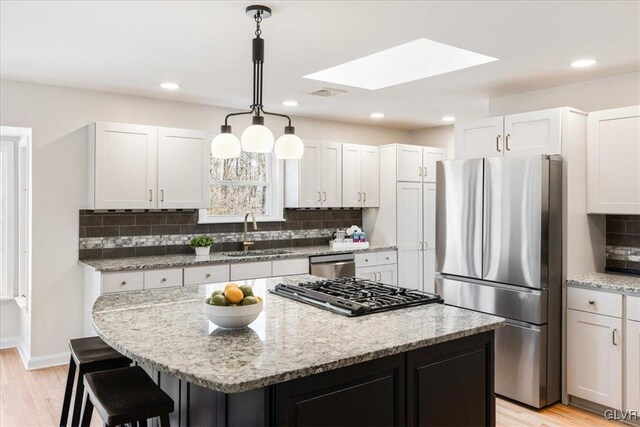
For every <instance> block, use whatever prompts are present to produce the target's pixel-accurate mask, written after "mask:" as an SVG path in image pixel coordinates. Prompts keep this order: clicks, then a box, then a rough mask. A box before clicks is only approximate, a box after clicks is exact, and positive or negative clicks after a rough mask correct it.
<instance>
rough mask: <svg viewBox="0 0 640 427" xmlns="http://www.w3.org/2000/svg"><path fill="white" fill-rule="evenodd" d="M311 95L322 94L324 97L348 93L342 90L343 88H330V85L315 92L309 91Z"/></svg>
mask: <svg viewBox="0 0 640 427" xmlns="http://www.w3.org/2000/svg"><path fill="white" fill-rule="evenodd" d="M308 93H309V95H315V96H322V97H324V98H327V97H329V96H336V95H340V94H343V93H347V91H346V90H341V89H334V88H330V87H323V88H322V89H318V90H315V91H313V92H308Z"/></svg>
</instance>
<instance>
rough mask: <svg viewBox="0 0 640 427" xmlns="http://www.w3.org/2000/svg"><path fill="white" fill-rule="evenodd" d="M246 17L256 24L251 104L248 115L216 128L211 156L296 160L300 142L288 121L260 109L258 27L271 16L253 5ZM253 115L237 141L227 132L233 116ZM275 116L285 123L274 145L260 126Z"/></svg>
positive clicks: (261, 51)
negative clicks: (272, 155) (268, 156)
mask: <svg viewBox="0 0 640 427" xmlns="http://www.w3.org/2000/svg"><path fill="white" fill-rule="evenodd" d="M246 13H247V15H248V16H249V17H251V18H253V19H254V20H255V21H256V32H255V35H256V36H255V38H254V39H253V49H252V51H253V60H252V62H253V103H252V104H251V105H250V106H249V107H250V108H251V109H250V110H249V111H243V112H240V113H230V114H227V116H226V117H225V118H224V124H223V125H222V126H220V134H219V135H218V136H216V137H215V138H213V141H211V154H212V155H213V157H216V158H219V159H230V158H234V157H238V156H239V155H240V152H241V151H243V150H244V151H246V152H249V153H270V152H271V151H274V152H275V155H276V157H277V158H279V159H300V158H301V157H302V153H303V152H304V145H303V143H302V140H301V139H300V138H299V137H298V136H296V132H295V131H296V130H295V128H294V127H293V126H291V118H290V117H289V116H287V115H286V114H277V113H270V112H268V111H265V110H264V107H263V105H262V80H263V78H262V76H263V72H262V67H263V64H264V39H262V38H261V37H260V36H261V35H262V30H261V29H260V23H261V22H262V20H263V19H267V18H269V17H270V16H271V9H270V8H268V7H266V6H259V5H253V6H249V7H247V9H246ZM246 114H253V118H252V125H251V126H249V127H248V128H246V129H245V130H244V132H242V136H241V137H240V140H238V137H236V136H235V135H234V134H233V133H232V132H231V125H229V124H228V120H229V118H230V117H233V116H240V115H246ZM265 115H268V116H279V117H283V118H285V119H287V120H288V122H289V123H288V125H287V126H285V127H284V135H282V136H281V137H280V138H278V140H277V141H275V149H274V138H273V133H271V131H270V130H269V128H267V127H266V126H265V125H264V116H265Z"/></svg>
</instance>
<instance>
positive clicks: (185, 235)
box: [79, 209, 362, 260]
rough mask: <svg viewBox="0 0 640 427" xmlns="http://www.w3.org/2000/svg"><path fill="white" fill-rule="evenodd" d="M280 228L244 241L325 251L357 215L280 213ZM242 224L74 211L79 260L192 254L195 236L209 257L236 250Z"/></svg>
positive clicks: (191, 215) (192, 216) (265, 227)
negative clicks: (205, 241)
mask: <svg viewBox="0 0 640 427" xmlns="http://www.w3.org/2000/svg"><path fill="white" fill-rule="evenodd" d="M284 217H285V221H283V222H260V223H258V230H257V231H253V226H252V224H249V239H251V240H252V241H255V243H256V244H255V246H254V248H255V249H277V248H285V247H301V246H314V245H328V244H329V240H330V239H331V233H333V232H334V231H335V230H336V229H337V228H346V227H350V226H351V225H358V226H362V210H360V209H352V210H347V209H339V210H294V209H285V210H284ZM243 231H244V225H243V223H229V224H198V211H197V210H177V211H132V212H126V211H125V212H120V211H119V212H100V211H89V210H81V211H80V242H79V247H80V251H79V257H80V259H81V260H82V259H103V258H126V257H133V256H156V255H173V254H182V253H192V252H193V249H191V248H190V247H189V241H190V240H191V238H192V237H193V236H194V235H196V234H207V235H210V236H212V237H213V238H214V239H215V240H216V244H215V245H214V247H213V248H212V251H222V252H229V251H239V250H242V238H243Z"/></svg>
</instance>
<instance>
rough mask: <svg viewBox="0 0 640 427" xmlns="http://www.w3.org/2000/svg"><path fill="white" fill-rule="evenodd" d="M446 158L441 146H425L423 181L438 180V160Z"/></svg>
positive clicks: (423, 153)
mask: <svg viewBox="0 0 640 427" xmlns="http://www.w3.org/2000/svg"><path fill="white" fill-rule="evenodd" d="M440 160H444V151H443V150H441V149H440V148H433V147H424V148H423V149H422V165H423V170H424V172H423V174H422V181H423V182H436V162H437V161H440Z"/></svg>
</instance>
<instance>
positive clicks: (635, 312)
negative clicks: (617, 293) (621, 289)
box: [627, 296, 640, 409]
mask: <svg viewBox="0 0 640 427" xmlns="http://www.w3.org/2000/svg"><path fill="white" fill-rule="evenodd" d="M627 319H628V320H637V321H638V322H640V297H629V296H628V297H627ZM639 409H640V408H639Z"/></svg>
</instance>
